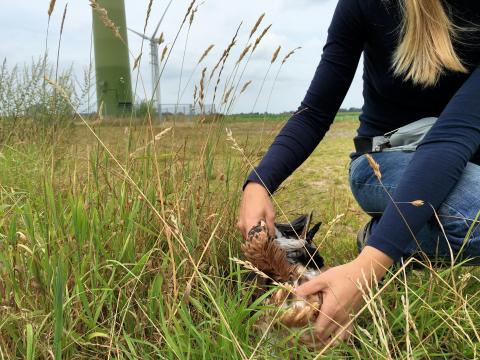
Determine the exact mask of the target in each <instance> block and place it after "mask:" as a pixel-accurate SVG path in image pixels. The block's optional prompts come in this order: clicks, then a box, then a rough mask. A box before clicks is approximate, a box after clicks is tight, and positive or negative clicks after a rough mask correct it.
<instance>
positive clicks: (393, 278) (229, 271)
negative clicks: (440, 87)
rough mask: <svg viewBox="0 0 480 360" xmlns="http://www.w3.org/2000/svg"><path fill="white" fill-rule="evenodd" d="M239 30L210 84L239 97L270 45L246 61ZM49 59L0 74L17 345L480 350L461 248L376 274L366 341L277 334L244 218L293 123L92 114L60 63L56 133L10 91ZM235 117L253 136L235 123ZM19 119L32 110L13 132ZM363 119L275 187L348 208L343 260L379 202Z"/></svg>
mask: <svg viewBox="0 0 480 360" xmlns="http://www.w3.org/2000/svg"><path fill="white" fill-rule="evenodd" d="M191 4H193V3H190V5H191ZM186 6H188V4H186ZM188 9H189V10H188V11H187V15H189V13H190V11H191V9H193V7H192V6H190V7H188ZM50 14H51V12H49V15H50ZM187 15H186V16H185V19H188V16H187ZM262 20H263V17H261V18H260V19H259V23H257V24H255V27H254V29H247V30H245V31H246V34H250V35H249V37H248V41H247V43H248V44H250V43H251V45H252V46H254V44H255V43H256V42H258V43H257V46H259V45H261V41H262V38H263V35H262V33H261V32H260V34H257V36H256V37H255V36H254V34H255V32H256V31H257V29H258V28H259V27H260V28H261V26H260V23H261V21H262ZM184 22H185V20H184ZM182 26H183V23H182V25H181V27H182ZM265 29H268V28H267V27H264V28H263V32H265V33H266V30H265ZM234 30H235V29H233V30H232V31H234ZM253 30H255V31H253ZM267 31H268V30H267ZM234 34H235V35H234V36H233V38H232V39H231V40H229V42H227V45H226V48H225V50H224V52H223V54H222V56H221V57H220V59H216V60H214V61H213V62H212V63H211V64H212V65H209V64H210V62H208V59H207V60H205V59H202V61H203V60H205V61H207V62H208V63H205V70H204V71H203V73H202V74H203V75H202V74H201V75H199V77H201V78H200V79H198V84H197V88H198V95H197V96H198V98H197V101H205V99H206V98H211V99H213V98H216V99H218V102H219V104H220V106H219V107H218V108H221V109H224V110H225V112H226V113H227V114H228V109H231V108H232V105H233V101H237V100H238V98H239V96H240V95H241V93H242V90H239V89H242V87H243V85H244V83H245V82H244V80H243V74H244V66H246V65H245V64H246V63H248V59H249V57H250V56H254V50H253V49H254V48H253V47H250V48H249V49H248V50H247V51H249V52H250V53H249V56H248V57H246V58H242V60H241V61H243V62H238V59H239V57H237V56H233V53H234V51H235V50H238V54H239V55H241V54H242V52H243V50H244V49H245V48H246V47H247V46H248V44H247V45H246V46H245V47H243V48H241V49H237V48H236V47H235V45H236V43H237V42H236V41H235V40H236V39H237V37H239V36H241V35H242V34H243V33H242V32H241V31H240V30H238V32H237V33H234ZM264 35H265V34H264ZM177 36H178V35H177ZM252 39H254V40H252ZM259 39H260V40H259ZM170 51H172V50H170ZM200 55H201V54H199V57H200ZM132 56H133V55H132ZM284 59H285V58H284ZM140 61H141V60H140ZM39 64H40V62H39V63H38V64H37V63H35V64H34V66H32V67H31V68H30V69H29V71H28V72H26V74H29V75H28V76H27V75H26V76H25V77H19V75H14V76H13V75H12V74H19V73H18V71H17V70H15V71H8V72H7V71H6V70H5V71H3V70H2V74H7V75H2V77H1V78H0V79H1V80H2V84H4V83H8V84H11V85H9V86H8V87H6V88H7V89H9V90H8V91H7V90H5V92H2V96H3V97H2V101H3V99H7V100H6V101H12V102H11V103H7V105H5V107H3V108H2V109H7V110H8V109H14V110H12V111H10V110H9V111H10V112H9V111H6V112H4V111H0V113H1V114H2V119H1V124H2V134H7V135H2V137H1V138H0V145H1V147H0V279H1V280H0V358H1V359H14V358H28V359H33V358H56V359H59V358H65V359H76V358H79V359H80V358H87V357H88V358H93V359H96V358H98V359H105V358H107V359H109V358H115V359H125V358H128V359H137V358H142V359H158V358H162V359H163V358H167V359H271V358H285V359H297V358H298V359H303V358H306V359H315V358H319V357H327V358H356V359H367V358H381V359H383V358H387V359H390V358H395V359H397V358H399V359H402V358H407V359H414V358H415V359H416V358H419V359H420V358H437V357H438V358H456V359H461V358H465V359H471V358H476V357H477V351H478V350H479V346H478V344H479V343H480V337H479V334H478V330H477V328H478V326H479V325H480V313H479V311H478V308H479V305H480V300H479V297H478V296H477V293H478V291H479V289H480V286H479V277H478V272H477V271H476V270H475V269H473V270H472V269H467V270H461V269H460V268H459V267H458V266H456V267H450V268H445V269H441V270H435V269H430V268H424V269H423V270H422V271H416V270H411V269H410V268H409V267H408V266H405V267H402V268H400V269H396V270H394V271H392V273H391V274H389V275H388V276H387V277H386V278H385V279H384V280H383V283H382V284H381V285H379V287H378V288H375V289H365V290H364V298H365V306H364V308H363V309H362V310H361V311H360V312H359V313H358V314H356V317H355V319H356V322H355V330H354V336H353V339H352V341H351V343H349V344H340V345H339V346H338V347H336V348H334V349H328V350H321V351H320V350H319V351H316V352H314V351H310V350H309V349H307V348H305V347H302V346H301V345H299V344H298V343H297V339H298V337H299V335H300V334H299V333H298V332H293V331H292V333H291V335H290V336H288V333H287V336H286V337H285V336H278V334H279V332H277V331H276V328H275V326H272V327H271V331H269V332H266V333H261V332H260V331H259V329H258V328H257V326H256V324H257V321H258V319H259V318H260V317H261V316H262V315H263V314H264V312H265V311H269V310H270V309H268V308H266V307H265V306H264V305H263V303H262V298H260V299H257V300H255V301H253V302H252V300H251V299H252V298H253V297H252V294H253V292H254V291H255V285H254V284H253V283H251V282H250V281H248V280H247V278H246V277H245V276H244V275H245V269H243V268H242V267H241V266H240V265H239V264H238V263H237V262H235V261H233V260H231V259H233V258H234V257H238V256H239V244H240V242H241V238H240V235H239V234H238V233H237V231H236V230H235V227H234V224H235V222H236V221H235V220H236V209H237V205H238V202H239V198H240V195H241V187H242V185H243V180H244V177H245V175H246V173H247V171H249V170H250V166H249V164H251V163H255V162H256V161H257V160H258V158H259V157H260V156H261V155H262V153H263V152H264V151H265V147H266V144H267V143H268V141H270V140H271V139H272V134H273V133H275V131H277V130H278V128H279V125H280V124H279V123H277V122H274V121H271V122H264V124H263V127H264V129H265V132H266V135H265V136H262V131H259V127H258V121H257V122H256V121H246V120H245V119H242V118H238V119H237V121H235V120H234V119H233V120H232V118H231V117H226V116H220V115H218V114H211V115H207V114H205V115H201V116H199V117H198V118H194V119H193V121H192V122H191V123H190V124H185V123H178V122H177V123H176V124H175V125H174V124H173V123H167V125H166V127H161V126H157V125H155V122H154V121H153V120H152V117H151V115H152V114H151V112H150V111H149V110H148V109H149V106H147V111H146V114H145V118H144V119H134V118H133V117H132V119H127V120H124V121H123V122H120V121H116V123H115V125H116V126H112V124H111V123H109V121H108V120H105V121H103V122H100V123H99V122H96V121H95V122H91V121H90V120H89V119H86V118H84V117H83V116H82V115H81V111H80V110H79V109H80V108H81V102H82V101H78V100H77V99H78V97H76V96H75V95H74V94H75V91H74V88H72V87H71V83H69V81H67V80H65V81H62V79H63V78H62V75H61V74H60V75H59V76H58V81H57V82H53V86H47V87H46V89H47V96H46V97H45V95H44V93H43V92H41V91H40V90H43V89H42V86H40V87H39V88H38V91H39V92H36V91H34V92H33V93H32V95H31V96H32V97H31V100H29V101H31V104H33V105H35V106H36V105H37V104H40V105H39V106H43V107H44V108H45V109H46V110H45V112H39V113H41V114H45V115H42V116H44V119H45V124H48V123H49V122H50V124H52V123H53V125H49V126H54V125H57V124H58V122H61V121H62V120H61V119H62V117H61V116H59V114H67V116H66V117H65V118H66V119H72V118H74V117H75V119H76V121H75V124H76V125H75V126H70V127H68V135H67V132H66V131H64V132H62V133H61V135H62V136H56V137H42V134H43V131H44V130H42V129H48V128H49V126H45V127H43V128H42V129H40V128H39V127H38V126H36V124H37V120H38V119H37V118H36V116H37V113H38V112H35V114H29V112H28V109H29V107H30V105H27V103H28V101H27V102H25V103H23V100H22V101H20V100H15V101H13V100H11V99H12V97H13V99H23V98H22V97H21V95H20V94H19V93H23V94H25V93H27V91H26V90H25V89H27V88H28V86H29V85H28V84H30V83H34V84H37V83H38V84H41V83H42V79H43V75H44V72H45V71H44V70H38V69H37V70H35V68H36V67H40V68H41V66H42V65H39ZM41 64H43V59H42V61H41ZM4 66H5V69H6V65H4ZM282 66H284V62H282V64H281V65H280V68H281V67H282ZM280 68H279V69H280ZM268 72H270V68H268ZM39 73H40V74H39ZM219 73H221V74H223V76H220V75H219ZM277 73H278V71H277ZM8 74H10V75H8ZM34 74H35V75H34ZM47 75H48V74H47ZM11 76H13V78H14V80H9V79H10V78H11ZM47 77H48V76H47ZM266 77H267V76H265V78H266ZM50 78H52V77H50ZM5 79H6V80H5ZM65 79H67V77H65ZM235 79H236V80H235ZM180 85H181V84H180ZM222 85H223V86H222ZM259 85H260V87H259V88H260V89H262V88H263V84H259ZM2 88H3V87H2ZM33 88H34V89H37V85H35V86H33ZM179 88H181V87H179ZM222 88H223V89H224V90H223V93H220V94H218V91H219V89H222ZM230 89H232V90H230ZM60 90H61V91H60ZM56 91H59V94H61V95H59V96H57V97H56V98H57V99H58V103H57V106H56V107H55V112H49V111H51V109H52V108H51V105H50V104H51V101H52V98H54V97H55V96H54V94H55V92H56ZM229 91H231V92H230V95H229V96H228V97H227V96H226V95H227V93H228V92H229ZM27 95H28V94H27ZM29 96H30V95H29ZM80 98H81V96H80ZM45 99H46V100H45ZM225 100H227V101H225ZM29 104H30V103H29ZM60 109H65V111H63V110H60ZM134 120H135V121H134ZM227 122H228V127H229V128H230V129H231V130H232V136H233V137H234V138H235V141H236V143H237V144H238V148H241V149H242V150H243V151H242V153H239V152H238V151H236V150H235V149H232V148H231V147H230V143H229V142H227V141H226V140H227V139H226V135H225V126H226V124H227ZM20 123H21V125H22V126H19V125H18V124H20ZM4 124H17V125H15V126H11V127H10V128H9V130H8V131H7V132H5V131H4V130H3V129H4V128H5V127H4ZM167 127H171V130H166V129H167ZM354 128H355V123H354V122H352V121H348V120H346V121H341V122H337V123H336V124H335V125H334V127H333V129H332V132H331V134H330V135H329V136H327V138H326V139H325V140H324V142H323V143H322V145H321V146H320V149H319V151H318V152H316V153H314V155H313V156H312V157H311V158H310V159H309V160H308V161H307V162H306V163H305V164H304V166H303V167H302V168H301V169H300V170H299V172H298V173H297V175H296V176H294V177H293V178H292V179H290V180H289V181H287V182H286V183H285V184H284V186H283V187H282V189H280V191H279V192H278V194H276V195H275V196H276V202H277V203H278V204H279V206H280V207H281V208H282V209H281V211H280V209H277V210H278V211H277V213H279V214H281V213H285V214H287V215H291V214H296V213H299V212H302V211H305V210H310V209H312V208H314V209H316V210H317V214H318V215H317V216H318V217H319V218H321V219H322V220H323V221H324V222H325V223H328V222H329V221H332V219H333V220H334V221H333V222H332V223H331V224H330V226H325V227H324V229H323V230H322V231H321V233H320V234H319V236H318V238H317V243H318V244H319V248H320V251H321V253H322V254H323V255H324V256H325V258H326V259H327V261H328V263H329V265H336V264H340V263H342V262H344V261H347V260H349V259H352V258H353V257H354V256H355V250H354V244H353V241H352V239H353V236H354V234H355V232H356V229H357V228H358V226H359V225H360V223H361V222H362V221H364V220H365V219H366V218H365V217H364V216H363V215H361V213H360V211H359V209H358V207H357V206H356V205H355V204H354V202H353V199H352V197H351V195H350V194H349V193H348V191H347V190H346V187H347V185H346V184H347V182H346V175H345V173H346V165H347V163H348V160H347V159H348V156H347V155H348V152H349V146H348V144H349V142H350V140H351V137H352V135H353V134H354ZM27 135H28V136H27ZM341 214H343V215H341ZM282 220H283V219H282ZM283 334H284V335H285V333H284V332H283Z"/></svg>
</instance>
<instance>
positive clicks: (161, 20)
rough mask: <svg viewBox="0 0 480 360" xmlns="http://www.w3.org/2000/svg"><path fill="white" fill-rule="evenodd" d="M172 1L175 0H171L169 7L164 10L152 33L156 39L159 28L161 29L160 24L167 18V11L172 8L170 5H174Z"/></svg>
mask: <svg viewBox="0 0 480 360" xmlns="http://www.w3.org/2000/svg"><path fill="white" fill-rule="evenodd" d="M172 2H173V0H170V2H169V3H168V5H167V7H166V8H165V11H164V12H163V14H162V17H161V18H160V21H159V22H158V24H157V27H156V28H155V31H154V32H153V34H152V39H154V38H155V36H156V35H157V32H158V29H160V25H161V24H162V22H163V19H164V18H165V15H167V11H168V9H169V8H170V5H172Z"/></svg>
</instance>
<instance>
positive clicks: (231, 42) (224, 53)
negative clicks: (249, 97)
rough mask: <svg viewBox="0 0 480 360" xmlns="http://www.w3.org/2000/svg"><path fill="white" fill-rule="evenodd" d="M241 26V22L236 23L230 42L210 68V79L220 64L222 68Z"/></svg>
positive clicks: (235, 41)
mask: <svg viewBox="0 0 480 360" xmlns="http://www.w3.org/2000/svg"><path fill="white" fill-rule="evenodd" d="M241 26H242V23H240V25H238V28H237V31H236V32H235V35H234V36H233V38H232V40H231V41H230V44H228V46H227V48H226V49H225V50H223V54H222V56H221V57H220V59H219V60H218V62H217V63H216V64H215V66H214V67H213V69H212V72H211V73H210V80H211V79H212V78H213V75H215V72H216V71H217V69H218V67H219V66H220V65H222V70H223V65H224V64H225V61H227V58H228V56H229V55H230V51H231V50H232V48H233V47H234V46H235V44H236V43H237V37H238V32H239V31H240V27H241ZM222 70H220V74H219V78H220V75H221V73H222Z"/></svg>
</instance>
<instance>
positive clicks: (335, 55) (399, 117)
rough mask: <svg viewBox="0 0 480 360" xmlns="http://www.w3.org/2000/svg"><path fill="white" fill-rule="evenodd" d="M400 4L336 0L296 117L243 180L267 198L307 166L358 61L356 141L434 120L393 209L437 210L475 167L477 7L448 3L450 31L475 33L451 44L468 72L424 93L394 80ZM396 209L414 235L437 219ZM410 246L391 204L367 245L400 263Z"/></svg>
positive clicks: (478, 130) (479, 76)
mask: <svg viewBox="0 0 480 360" xmlns="http://www.w3.org/2000/svg"><path fill="white" fill-rule="evenodd" d="M398 1H399V0H387V1H383V0H339V2H338V5H337V8H336V10H335V14H334V16H333V20H332V23H331V25H330V28H329V30H328V40H327V43H326V45H325V47H324V49H323V55H322V59H321V62H320V65H319V66H318V68H317V70H316V73H315V76H314V78H313V81H312V83H311V85H310V88H309V89H308V92H307V94H306V96H305V99H304V100H303V102H302V104H301V106H300V108H299V111H297V113H296V115H294V116H292V117H291V118H290V119H289V121H288V122H287V123H286V125H285V126H284V127H283V129H282V130H281V131H280V133H279V134H278V136H277V137H276V139H275V141H274V142H273V144H272V145H271V146H270V148H269V150H268V152H267V154H266V155H265V156H264V158H263V159H262V161H261V162H260V164H259V166H258V167H257V168H256V172H257V174H258V176H257V174H255V172H252V173H251V174H250V175H249V177H248V179H247V180H248V181H254V182H259V183H263V184H264V185H265V186H266V187H267V188H268V190H269V191H270V192H271V193H273V192H274V191H275V190H276V189H277V188H278V186H280V184H281V183H282V182H283V181H284V180H285V179H286V178H287V177H288V176H289V175H290V174H291V173H292V172H293V171H294V170H295V169H296V168H297V167H298V166H300V165H301V164H302V163H303V162H304V161H305V159H306V158H307V157H308V156H309V155H310V154H311V153H312V151H313V150H314V149H315V147H316V146H317V145H318V143H319V142H320V140H321V139H322V138H323V137H324V135H325V133H326V132H327V131H328V129H329V128H330V125H331V124H332V122H333V120H334V118H335V115H336V113H337V111H338V109H339V107H340V105H341V103H342V102H343V99H344V97H345V95H346V93H347V91H348V88H349V87H350V84H351V82H352V79H353V76H354V74H355V71H356V69H357V66H358V62H359V59H360V56H361V54H362V52H363V54H364V75H363V80H364V87H363V96H364V106H363V109H362V114H361V115H360V127H359V129H358V136H369V137H371V136H377V135H381V134H383V133H385V132H388V131H391V130H394V129H396V128H399V127H401V126H403V125H406V124H408V123H411V122H413V121H416V120H418V119H421V118H424V117H430V116H435V117H439V120H438V122H437V123H436V124H435V125H434V127H433V128H432V129H431V131H430V132H429V133H428V134H427V136H426V137H425V139H424V141H423V142H422V144H421V145H420V146H419V147H418V149H417V151H416V153H415V155H414V157H413V160H412V162H411V164H410V165H409V167H408V169H407V171H406V173H405V175H404V176H403V178H402V180H401V182H400V184H399V187H398V189H397V191H396V192H395V194H394V198H395V200H396V201H398V202H407V201H413V200H424V201H425V202H426V203H427V204H431V205H432V206H433V208H438V207H439V206H440V205H441V203H442V202H443V201H444V200H445V199H446V197H447V196H448V194H449V193H450V191H451V190H452V188H453V187H454V186H455V184H456V183H457V181H458V180H459V178H460V176H461V175H462V172H463V170H464V168H465V166H466V164H467V162H468V161H473V162H475V163H477V164H478V163H480V152H479V146H480V66H479V65H480V31H478V30H479V29H480V1H477V0H444V4H445V6H447V8H448V11H449V13H450V16H451V17H452V19H453V21H454V23H455V24H456V25H459V26H469V27H470V28H473V30H472V29H471V31H465V32H462V33H461V34H460V38H459V39H458V40H456V41H455V44H454V45H455V49H456V51H457V53H458V54H459V56H460V57H461V59H462V61H463V63H464V64H465V66H466V67H467V69H468V70H469V73H468V74H461V73H452V72H448V71H447V72H445V73H444V74H442V76H441V78H440V80H439V82H438V84H437V85H435V86H431V87H426V88H425V87H422V86H415V85H413V84H412V83H411V82H410V81H404V80H403V79H402V78H401V77H397V76H395V75H394V74H393V71H392V66H391V64H392V56H393V52H394V50H395V48H396V47H397V44H398V38H399V26H400V22H401V11H400V8H399V4H398ZM419 36H421V35H420V34H419ZM259 177H260V178H261V179H262V180H261V181H260V179H259ZM479 191H480V189H479ZM400 209H401V211H402V213H403V216H404V217H405V219H406V221H407V222H408V224H409V226H410V228H411V230H412V231H413V233H416V232H418V231H419V230H420V229H421V228H422V227H423V226H424V225H425V223H426V222H427V221H428V220H429V219H430V218H431V217H432V215H433V210H432V208H431V207H430V206H429V205H425V206H423V207H413V206H411V205H405V206H403V205H401V206H400ZM411 241H412V235H411V233H410V231H409V230H408V228H407V226H406V225H405V222H404V221H403V220H402V219H401V217H400V216H399V214H398V210H397V209H395V207H394V206H393V205H392V204H390V205H389V206H388V207H387V209H386V210H385V212H384V214H383V216H382V218H381V221H380V223H379V225H378V226H377V227H376V231H375V232H374V233H373V234H372V235H371V237H370V239H369V240H368V245H371V246H374V247H376V248H377V249H379V250H381V251H383V252H384V253H386V254H387V255H389V256H390V257H391V258H393V259H394V260H399V258H400V257H401V255H402V253H403V249H405V247H406V245H407V244H408V243H409V242H411Z"/></svg>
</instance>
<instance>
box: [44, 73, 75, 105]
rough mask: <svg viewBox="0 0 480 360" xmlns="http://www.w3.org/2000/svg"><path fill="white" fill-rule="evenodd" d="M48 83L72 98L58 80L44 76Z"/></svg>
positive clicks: (63, 94)
mask: <svg viewBox="0 0 480 360" xmlns="http://www.w3.org/2000/svg"><path fill="white" fill-rule="evenodd" d="M43 78H44V79H45V81H46V82H47V83H49V84H50V85H52V86H53V87H54V88H55V90H56V91H59V92H60V93H61V94H62V96H63V97H64V98H65V99H70V95H69V94H68V93H67V91H66V90H65V88H64V87H62V86H60V84H58V83H57V82H56V81H53V80H50V79H49V78H48V77H46V76H44V77H43Z"/></svg>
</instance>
